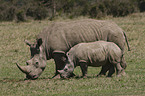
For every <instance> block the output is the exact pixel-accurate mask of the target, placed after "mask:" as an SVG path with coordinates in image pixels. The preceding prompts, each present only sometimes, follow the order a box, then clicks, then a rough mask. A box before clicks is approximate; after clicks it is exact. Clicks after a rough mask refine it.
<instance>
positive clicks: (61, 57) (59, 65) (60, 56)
mask: <svg viewBox="0 0 145 96" xmlns="http://www.w3.org/2000/svg"><path fill="white" fill-rule="evenodd" d="M53 58H54V61H55V71H56V72H55V75H54V76H53V77H52V78H61V77H60V74H59V72H58V71H57V70H62V69H63V68H64V66H65V61H66V56H65V54H64V53H54V54H53ZM73 76H75V74H74V73H72V74H71V76H70V77H73Z"/></svg>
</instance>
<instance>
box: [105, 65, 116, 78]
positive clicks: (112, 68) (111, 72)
mask: <svg viewBox="0 0 145 96" xmlns="http://www.w3.org/2000/svg"><path fill="white" fill-rule="evenodd" d="M113 73H115V67H114V66H113V65H110V68H109V72H108V75H107V77H112V74H113Z"/></svg>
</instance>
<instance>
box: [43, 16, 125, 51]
mask: <svg viewBox="0 0 145 96" xmlns="http://www.w3.org/2000/svg"><path fill="white" fill-rule="evenodd" d="M44 33H45V36H44V37H45V38H47V39H44V40H45V41H47V42H46V43H47V45H49V47H50V48H51V49H52V50H53V51H64V52H67V51H68V50H69V49H70V48H71V47H73V46H74V45H76V44H78V43H82V42H93V41H98V40H104V41H112V42H115V43H116V44H117V45H119V46H123V47H124V40H123V39H124V36H123V32H122V29H121V28H120V27H118V26H117V25H116V24H115V23H113V22H110V21H103V20H93V19H85V20H77V21H70V22H55V23H52V25H51V26H49V28H47V30H45V32H44ZM41 34H42V33H41ZM114 37H115V38H114ZM120 37H121V38H120ZM112 38H114V39H112ZM118 38H120V40H119V41H118V40H117V39H118ZM121 39H122V40H121ZM120 41H122V42H123V44H122V45H121V44H119V42H120ZM123 47H122V48H123Z"/></svg>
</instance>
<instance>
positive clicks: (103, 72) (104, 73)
mask: <svg viewBox="0 0 145 96" xmlns="http://www.w3.org/2000/svg"><path fill="white" fill-rule="evenodd" d="M110 67H111V65H110V64H106V65H104V66H102V69H101V71H100V73H99V74H98V75H97V77H99V76H103V75H106V72H107V71H108V70H109V68H110Z"/></svg>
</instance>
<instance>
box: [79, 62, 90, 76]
mask: <svg viewBox="0 0 145 96" xmlns="http://www.w3.org/2000/svg"><path fill="white" fill-rule="evenodd" d="M80 67H81V70H82V77H83V78H86V77H87V69H88V65H87V63H86V62H80Z"/></svg>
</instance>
